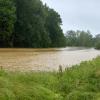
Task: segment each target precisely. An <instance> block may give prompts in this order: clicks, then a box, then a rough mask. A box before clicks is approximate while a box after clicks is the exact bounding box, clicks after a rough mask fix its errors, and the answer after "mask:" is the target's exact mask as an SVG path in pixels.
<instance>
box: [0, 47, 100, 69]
mask: <svg viewBox="0 0 100 100" xmlns="http://www.w3.org/2000/svg"><path fill="white" fill-rule="evenodd" d="M99 55H100V51H98V50H95V49H93V48H78V47H66V48H48V49H25V48H24V49H20V48H19V49H11V48H5V49H4V48H1V49H0V66H2V67H1V68H3V69H5V70H10V71H53V70H58V68H59V65H62V66H63V69H64V68H66V67H71V66H72V65H75V64H79V63H80V62H81V61H88V60H91V59H93V58H95V57H97V56H99Z"/></svg>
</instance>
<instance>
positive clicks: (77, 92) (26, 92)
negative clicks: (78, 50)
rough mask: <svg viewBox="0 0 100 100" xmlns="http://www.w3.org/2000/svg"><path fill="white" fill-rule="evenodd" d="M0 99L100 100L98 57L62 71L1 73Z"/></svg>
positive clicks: (99, 64) (99, 61)
mask: <svg viewBox="0 0 100 100" xmlns="http://www.w3.org/2000/svg"><path fill="white" fill-rule="evenodd" d="M0 100H100V57H98V58H96V59H94V60H93V61H88V62H82V63H81V64H80V65H75V66H73V67H72V68H68V69H67V70H65V71H64V72H62V71H61V67H60V71H59V72H29V73H28V72H27V73H25V72H8V71H3V70H1V71H0Z"/></svg>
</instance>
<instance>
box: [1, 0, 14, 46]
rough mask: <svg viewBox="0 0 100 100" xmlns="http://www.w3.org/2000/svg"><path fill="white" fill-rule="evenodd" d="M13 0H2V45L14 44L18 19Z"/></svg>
mask: <svg viewBox="0 0 100 100" xmlns="http://www.w3.org/2000/svg"><path fill="white" fill-rule="evenodd" d="M15 10H16V9H15V3H14V1H13V0H0V47H8V46H12V41H11V40H12V39H11V37H12V34H13V31H14V23H15V20H16V15H15Z"/></svg>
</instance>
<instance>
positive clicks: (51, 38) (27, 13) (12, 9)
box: [0, 0, 66, 48]
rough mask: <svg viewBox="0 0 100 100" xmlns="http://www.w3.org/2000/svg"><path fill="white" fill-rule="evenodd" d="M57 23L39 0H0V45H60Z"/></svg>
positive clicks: (56, 16)
mask: <svg viewBox="0 0 100 100" xmlns="http://www.w3.org/2000/svg"><path fill="white" fill-rule="evenodd" d="M61 24H62V21H61V18H60V15H59V14H58V13H57V12H56V11H54V10H53V9H50V8H49V7H48V6H47V5H43V4H42V2H41V1H40V0H0V47H27V48H28V47H33V48H34V47H35V48H37V47H38V48H40V47H63V46H65V43H66V41H65V37H64V34H63V32H62V29H61V27H60V25H61Z"/></svg>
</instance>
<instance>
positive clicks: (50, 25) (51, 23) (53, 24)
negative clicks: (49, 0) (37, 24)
mask: <svg viewBox="0 0 100 100" xmlns="http://www.w3.org/2000/svg"><path fill="white" fill-rule="evenodd" d="M45 9H46V12H47V17H46V23H45V27H46V31H47V32H48V34H49V36H50V39H51V46H52V47H61V46H65V45H66V41H65V36H64V34H63V32H62V29H61V26H60V25H61V24H62V20H61V18H60V15H59V14H58V13H57V12H56V11H54V10H53V9H50V8H48V7H47V6H45Z"/></svg>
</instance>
